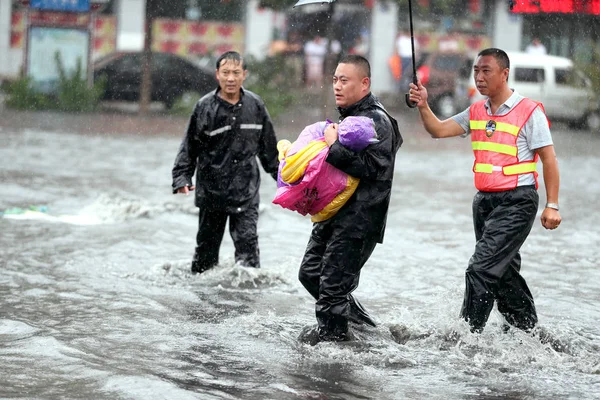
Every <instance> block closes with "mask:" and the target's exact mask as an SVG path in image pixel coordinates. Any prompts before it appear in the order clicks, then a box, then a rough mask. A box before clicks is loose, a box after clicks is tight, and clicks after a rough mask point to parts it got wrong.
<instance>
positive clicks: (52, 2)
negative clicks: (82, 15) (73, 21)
mask: <svg viewBox="0 0 600 400" xmlns="http://www.w3.org/2000/svg"><path fill="white" fill-rule="evenodd" d="M29 7H30V8H37V9H39V10H52V11H69V12H88V11H90V0H31V2H30V3H29Z"/></svg>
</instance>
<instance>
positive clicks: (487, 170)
mask: <svg viewBox="0 0 600 400" xmlns="http://www.w3.org/2000/svg"><path fill="white" fill-rule="evenodd" d="M493 168H494V166H493V165H492V164H483V163H476V164H475V172H482V173H484V174H491V173H492V172H493Z"/></svg>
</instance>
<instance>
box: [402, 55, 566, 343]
mask: <svg viewBox="0 0 600 400" xmlns="http://www.w3.org/2000/svg"><path fill="white" fill-rule="evenodd" d="M473 68H474V72H475V84H476V86H477V90H479V92H480V93H481V94H482V95H484V96H487V97H488V98H487V100H482V101H480V102H477V103H474V104H472V105H471V106H470V107H469V108H468V109H466V110H465V111H463V112H462V113H459V114H457V115H455V116H454V117H452V118H449V119H447V120H444V121H440V120H439V119H438V118H437V117H436V116H435V114H433V112H432V111H431V109H430V108H429V106H428V104H427V90H426V89H425V87H423V85H421V83H420V82H419V83H418V85H414V84H411V88H410V91H409V94H410V99H411V101H413V102H416V103H417V107H418V109H419V112H420V115H421V119H422V121H423V125H424V126H425V129H426V130H427V132H429V134H431V136H432V137H435V138H446V137H453V136H460V135H465V136H466V135H468V134H471V143H472V146H473V152H474V154H475V163H474V165H473V172H474V174H475V186H476V188H477V189H478V190H479V191H478V193H477V194H476V195H475V198H474V199H473V224H474V228H475V238H476V240H477V242H476V245H475V252H474V254H473V256H472V257H471V259H470V261H469V266H468V268H467V271H466V288H465V297H464V302H463V306H462V310H461V317H462V318H464V319H465V320H466V321H467V322H468V323H469V325H470V326H471V331H472V332H481V331H482V330H483V328H484V326H485V324H486V322H487V319H488V317H489V314H490V312H491V310H492V308H493V305H494V301H496V302H497V305H498V311H500V313H501V314H502V315H503V316H504V318H505V321H506V323H508V324H510V325H512V326H515V327H517V328H520V329H523V330H525V331H530V330H531V329H532V328H533V327H534V326H535V324H536V323H537V314H536V310H535V305H534V302H533V297H532V295H531V292H530V291H529V288H528V287H527V283H526V282H525V280H524V279H523V277H522V276H521V274H520V273H519V271H520V268H521V256H520V254H519V249H520V248H521V245H522V244H523V243H524V242H525V239H527V236H528V235H529V232H530V231H531V227H532V226H533V222H534V220H535V216H536V213H537V209H538V201H539V199H538V193H537V187H538V182H537V177H538V174H537V161H538V158H539V159H541V161H542V164H543V172H544V174H543V175H544V184H545V186H546V205H545V207H544V211H543V212H542V217H541V223H542V225H543V226H544V228H546V229H556V228H557V227H558V226H559V225H560V222H561V217H560V214H559V212H558V189H559V172H558V163H557V160H556V154H555V152H554V146H553V143H552V136H551V134H550V127H549V124H548V120H547V118H546V115H545V114H544V108H543V106H542V105H541V104H540V103H537V102H535V101H533V100H530V99H527V98H525V97H523V96H521V95H519V94H518V93H517V92H516V91H514V90H512V89H511V88H510V87H509V86H508V83H507V81H508V75H509V73H510V61H509V59H508V56H507V54H506V53H505V52H504V51H502V50H500V49H495V48H490V49H485V50H482V51H481V52H480V53H479V54H478V55H477V58H476V60H475V65H474V67H473Z"/></svg>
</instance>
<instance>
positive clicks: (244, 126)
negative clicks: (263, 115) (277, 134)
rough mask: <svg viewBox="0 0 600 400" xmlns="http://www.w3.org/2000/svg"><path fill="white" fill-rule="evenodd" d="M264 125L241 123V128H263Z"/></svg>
mask: <svg viewBox="0 0 600 400" xmlns="http://www.w3.org/2000/svg"><path fill="white" fill-rule="evenodd" d="M262 127H263V126H262V125H259V124H241V125H240V128H242V129H262Z"/></svg>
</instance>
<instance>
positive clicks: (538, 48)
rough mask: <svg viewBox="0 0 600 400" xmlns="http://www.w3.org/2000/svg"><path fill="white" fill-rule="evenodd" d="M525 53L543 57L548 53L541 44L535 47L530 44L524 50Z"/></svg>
mask: <svg viewBox="0 0 600 400" xmlns="http://www.w3.org/2000/svg"><path fill="white" fill-rule="evenodd" d="M525 52H526V53H529V54H537V55H544V54H547V53H548V52H547V51H546V46H544V45H543V44H541V43H540V44H538V45H537V46H536V45H535V44H533V43H532V44H530V45H529V46H527V48H526V49H525Z"/></svg>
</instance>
